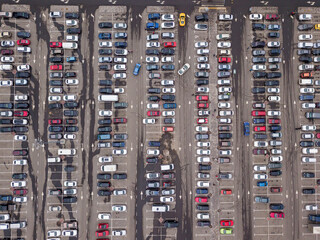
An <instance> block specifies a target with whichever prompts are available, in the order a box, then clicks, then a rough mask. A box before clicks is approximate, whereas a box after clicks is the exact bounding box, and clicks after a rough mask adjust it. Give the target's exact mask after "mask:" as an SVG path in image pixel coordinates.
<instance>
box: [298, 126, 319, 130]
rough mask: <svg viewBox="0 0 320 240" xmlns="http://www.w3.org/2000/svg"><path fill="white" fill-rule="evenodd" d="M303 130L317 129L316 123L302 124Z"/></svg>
mask: <svg viewBox="0 0 320 240" xmlns="http://www.w3.org/2000/svg"><path fill="white" fill-rule="evenodd" d="M301 130H302V131H315V130H316V126H315V125H302V126H301Z"/></svg>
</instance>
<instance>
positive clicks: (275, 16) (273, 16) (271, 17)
mask: <svg viewBox="0 0 320 240" xmlns="http://www.w3.org/2000/svg"><path fill="white" fill-rule="evenodd" d="M278 19H279V15H278V14H267V15H266V20H268V21H275V20H278Z"/></svg>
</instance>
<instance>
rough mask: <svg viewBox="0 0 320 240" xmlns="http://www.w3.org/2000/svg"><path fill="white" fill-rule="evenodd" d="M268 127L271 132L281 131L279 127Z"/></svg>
mask: <svg viewBox="0 0 320 240" xmlns="http://www.w3.org/2000/svg"><path fill="white" fill-rule="evenodd" d="M269 127H270V131H271V132H275V131H281V125H271V126H269Z"/></svg>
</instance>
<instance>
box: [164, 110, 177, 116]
mask: <svg viewBox="0 0 320 240" xmlns="http://www.w3.org/2000/svg"><path fill="white" fill-rule="evenodd" d="M174 115H175V112H174V111H163V112H162V116H164V117H167V116H174Z"/></svg>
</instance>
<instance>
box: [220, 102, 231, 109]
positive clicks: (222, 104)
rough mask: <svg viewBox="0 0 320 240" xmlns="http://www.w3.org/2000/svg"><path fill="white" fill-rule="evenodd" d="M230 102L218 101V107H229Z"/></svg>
mask: <svg viewBox="0 0 320 240" xmlns="http://www.w3.org/2000/svg"><path fill="white" fill-rule="evenodd" d="M230 107H231V104H230V103H229V102H219V103H218V108H230Z"/></svg>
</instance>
